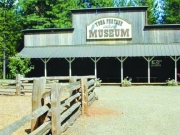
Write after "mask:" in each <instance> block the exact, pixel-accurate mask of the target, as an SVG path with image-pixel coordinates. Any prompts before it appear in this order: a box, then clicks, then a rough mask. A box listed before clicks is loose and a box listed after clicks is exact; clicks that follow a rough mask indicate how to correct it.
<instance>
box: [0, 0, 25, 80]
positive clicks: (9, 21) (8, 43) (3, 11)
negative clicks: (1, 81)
mask: <svg viewBox="0 0 180 135" xmlns="http://www.w3.org/2000/svg"><path fill="white" fill-rule="evenodd" d="M15 2H16V0H6V1H5V0H4V1H0V78H1V77H2V66H3V65H2V63H3V51H4V50H5V53H6V58H5V59H6V61H7V58H8V57H9V56H13V55H15V54H16V52H17V49H18V48H19V46H20V43H21V42H20V41H21V39H22V33H21V30H22V23H21V19H20V18H21V17H20V15H19V14H18V13H17V6H16V5H15Z"/></svg>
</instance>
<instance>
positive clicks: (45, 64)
mask: <svg viewBox="0 0 180 135" xmlns="http://www.w3.org/2000/svg"><path fill="white" fill-rule="evenodd" d="M41 60H42V62H43V63H44V77H47V63H48V61H49V60H50V58H49V59H46V58H45V59H44V60H43V59H41Z"/></svg>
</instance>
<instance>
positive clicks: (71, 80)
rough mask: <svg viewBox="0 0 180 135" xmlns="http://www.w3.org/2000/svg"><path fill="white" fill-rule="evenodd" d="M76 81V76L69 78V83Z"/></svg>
mask: <svg viewBox="0 0 180 135" xmlns="http://www.w3.org/2000/svg"><path fill="white" fill-rule="evenodd" d="M76 81H77V76H71V77H70V81H69V82H70V83H73V82H76Z"/></svg>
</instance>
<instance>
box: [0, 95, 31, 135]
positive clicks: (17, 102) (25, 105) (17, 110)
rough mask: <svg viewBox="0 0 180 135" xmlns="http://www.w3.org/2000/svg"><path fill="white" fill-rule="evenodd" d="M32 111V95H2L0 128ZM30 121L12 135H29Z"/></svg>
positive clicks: (0, 97)
mask: <svg viewBox="0 0 180 135" xmlns="http://www.w3.org/2000/svg"><path fill="white" fill-rule="evenodd" d="M30 113H31V95H25V96H19V97H18V96H7V95H0V116H1V118H0V129H2V128H4V127H6V126H7V125H9V124H11V123H13V122H15V121H16V120H19V119H20V118H22V117H23V116H26V115H27V114H30ZM30 127H31V125H30V122H29V123H27V124H25V125H24V126H23V127H21V128H20V129H18V130H17V131H16V132H14V133H13V134H12V135H27V133H26V132H28V131H29V129H30Z"/></svg>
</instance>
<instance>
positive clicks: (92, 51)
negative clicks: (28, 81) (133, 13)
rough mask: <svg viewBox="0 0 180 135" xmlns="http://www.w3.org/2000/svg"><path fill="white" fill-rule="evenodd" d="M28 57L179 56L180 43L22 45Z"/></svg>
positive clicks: (23, 51)
mask: <svg viewBox="0 0 180 135" xmlns="http://www.w3.org/2000/svg"><path fill="white" fill-rule="evenodd" d="M20 54H21V55H22V56H27V57H30V58H68V57H69V58H70V57H75V58H78V57H128V56H129V57H139V56H180V43H179V44H178V43H173V44H170V43H169V44H130V45H76V46H74V45H72V46H46V47H45V46H38V47H24V48H23V49H22V51H21V52H20Z"/></svg>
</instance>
